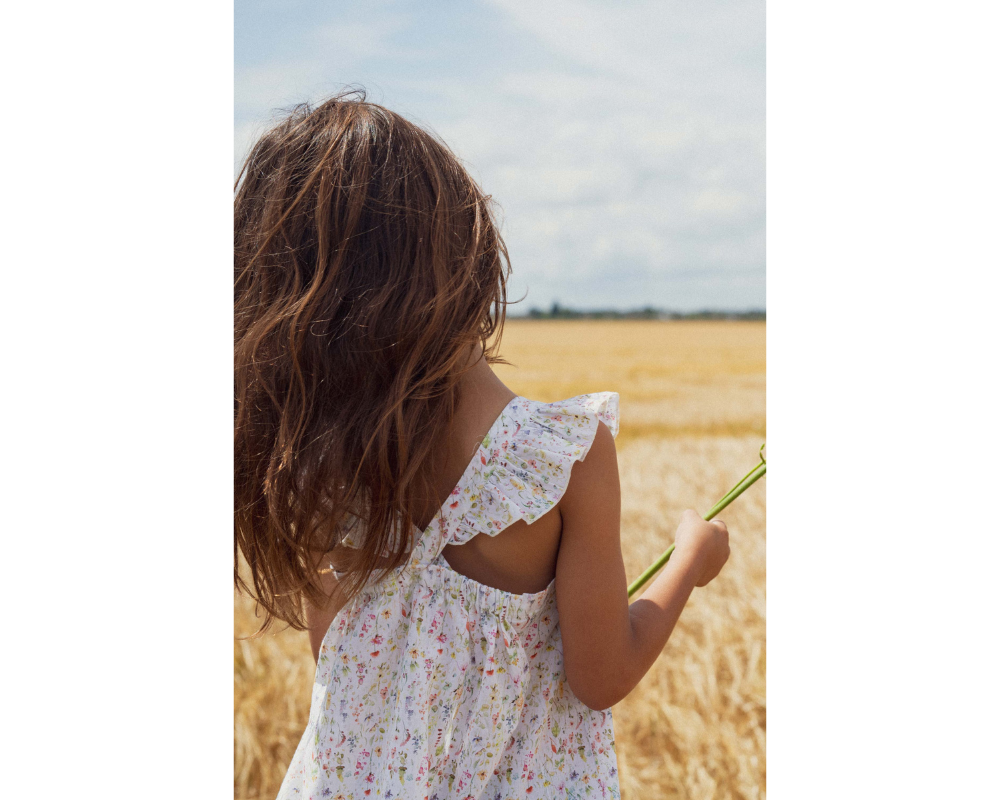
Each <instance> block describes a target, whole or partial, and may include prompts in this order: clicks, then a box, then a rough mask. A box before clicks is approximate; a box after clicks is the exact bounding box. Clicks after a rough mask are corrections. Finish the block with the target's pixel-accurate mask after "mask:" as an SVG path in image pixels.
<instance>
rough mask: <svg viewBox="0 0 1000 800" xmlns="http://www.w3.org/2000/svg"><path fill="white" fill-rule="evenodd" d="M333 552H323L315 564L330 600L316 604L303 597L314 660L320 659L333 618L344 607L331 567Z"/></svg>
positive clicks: (338, 584) (338, 585) (337, 582)
mask: <svg viewBox="0 0 1000 800" xmlns="http://www.w3.org/2000/svg"><path fill="white" fill-rule="evenodd" d="M333 555H334V554H333V553H323V554H322V555H320V556H319V557H318V558H317V559H316V561H315V562H314V566H315V567H316V568H317V569H318V570H319V573H320V583H321V585H322V587H323V592H324V593H325V594H326V596H327V597H328V598H329V600H328V601H327V602H326V603H325V604H324V605H322V606H315V605H313V604H312V603H310V602H309V600H308V599H303V601H302V602H303V603H304V605H305V611H306V624H307V625H308V626H309V644H310V645H311V646H312V654H313V661H317V662H318V661H319V648H320V645H322V644H323V637H324V636H326V632H327V630H328V629H329V627H330V623H331V622H333V618H334V617H336V616H337V614H338V613H340V609H341V608H343V607H344V598H343V594H342V592H341V591H340V583H339V581H338V580H337V578H336V576H334V574H333V570H332V569H330V560H331V556H333Z"/></svg>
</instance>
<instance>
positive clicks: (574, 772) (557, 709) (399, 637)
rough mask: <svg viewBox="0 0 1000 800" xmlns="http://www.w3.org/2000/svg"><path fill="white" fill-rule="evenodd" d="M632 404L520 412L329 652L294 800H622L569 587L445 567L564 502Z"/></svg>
mask: <svg viewBox="0 0 1000 800" xmlns="http://www.w3.org/2000/svg"><path fill="white" fill-rule="evenodd" d="M598 421H603V422H604V423H605V424H606V425H607V426H608V427H609V428H610V429H611V431H612V433H614V434H617V432H618V395H617V394H615V393H613V392H604V393H601V394H591V395H582V396H580V397H575V398H572V399H570V400H564V401H562V402H558V403H539V402H535V401H531V400H526V399H524V398H520V397H518V398H515V399H514V400H512V401H511V402H510V403H509V404H508V405H507V407H506V408H505V409H504V411H503V412H502V413H501V415H500V416H499V417H498V418H497V420H496V421H495V422H494V423H493V425H492V427H491V428H490V431H489V433H488V434H487V436H486V437H485V438H484V439H483V441H482V443H481V445H480V447H479V451H478V452H477V454H476V455H475V456H474V457H473V460H472V462H470V464H469V465H468V467H467V468H466V471H465V474H464V475H463V476H462V479H461V480H460V481H459V483H458V485H457V486H456V487H455V489H454V490H453V491H452V494H451V496H450V497H449V498H448V500H447V501H446V502H445V504H444V506H443V507H442V508H441V509H440V510H439V511H438V513H437V515H436V516H435V518H434V520H433V521H432V522H431V524H430V525H429V526H428V527H427V529H426V530H425V531H423V532H420V533H418V534H415V536H416V541H415V543H414V545H413V549H412V552H411V556H410V559H409V560H408V562H407V563H406V564H405V565H403V566H402V567H400V568H398V569H396V570H394V571H393V572H391V573H390V574H389V575H388V576H387V577H386V578H385V579H384V580H382V581H380V582H378V583H376V584H374V585H372V586H370V587H368V588H367V589H365V590H364V591H362V592H361V593H359V594H358V595H357V596H356V597H355V598H354V599H353V600H352V601H351V602H350V603H349V604H348V605H347V606H346V607H345V608H344V609H343V610H342V611H341V612H340V613H339V614H338V615H337V617H336V619H334V621H333V623H332V624H331V625H330V629H329V630H328V631H327V634H326V637H325V639H324V641H323V644H322V647H321V649H320V655H319V662H318V664H317V668H316V680H315V684H314V686H313V694H312V706H311V710H310V715H309V723H308V725H307V727H306V731H305V733H304V734H303V736H302V740H301V741H300V743H299V746H298V748H297V749H296V751H295V755H294V757H293V759H292V763H291V765H290V766H289V768H288V772H287V774H286V775H285V780H284V782H283V783H282V786H281V790H280V791H279V793H278V797H279V800H287V799H288V798H301V799H302V800H305V799H306V798H309V799H310V800H313V799H315V800H321V799H322V798H330V800H364V798H372V800H375V798H385V800H391V798H396V799H397V800H404V798H405V799H406V800H411V799H413V798H427V800H445V799H446V798H456V799H457V800H500V799H501V798H619V797H620V794H619V790H618V775H617V761H616V758H615V750H614V731H613V728H612V721H611V712H610V711H593V710H592V709H590V708H588V707H587V706H585V705H584V704H583V703H582V702H580V701H579V700H578V699H577V698H576V697H575V696H574V695H573V693H572V691H571V690H570V688H569V686H568V684H567V683H566V677H565V673H564V671H563V664H562V640H561V638H560V632H559V614H558V612H557V609H556V603H555V591H554V582H553V583H550V584H549V586H548V587H547V588H546V589H545V590H544V591H542V592H538V593H536V594H520V595H518V594H511V593H510V592H504V591H502V590H500V589H496V588H493V587H490V586H485V585H483V584H481V583H477V582H476V581H473V580H472V579H470V578H466V577H465V576H463V575H461V574H460V573H458V572H456V571H455V570H453V569H452V568H451V567H450V566H448V564H447V562H446V561H445V560H444V558H443V556H442V555H441V553H442V551H443V549H444V547H445V546H446V545H448V544H461V543H463V542H467V541H468V540H469V539H471V538H472V537H473V536H476V535H478V534H482V533H485V534H486V535H489V536H495V535H496V534H498V533H500V532H501V531H503V530H504V529H505V528H507V527H508V526H510V525H511V524H513V523H514V522H516V521H518V520H521V519H523V520H525V521H526V522H527V523H529V524H530V523H532V522H534V521H535V520H536V519H538V518H539V517H541V516H542V515H543V514H545V513H546V512H547V511H549V510H550V509H552V507H553V506H554V505H555V504H556V503H557V502H559V500H560V499H561V497H562V495H563V493H564V492H565V491H566V487H567V485H568V483H569V477H570V471H571V469H572V466H573V463H574V462H575V461H578V460H582V459H583V458H585V457H586V455H587V452H588V451H589V449H590V446H591V444H592V443H593V440H594V436H595V434H596V432H597V424H598Z"/></svg>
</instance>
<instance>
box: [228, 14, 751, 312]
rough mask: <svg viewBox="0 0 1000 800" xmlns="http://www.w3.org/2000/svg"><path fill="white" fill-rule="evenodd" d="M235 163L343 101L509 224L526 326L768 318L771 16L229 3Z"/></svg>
mask: <svg viewBox="0 0 1000 800" xmlns="http://www.w3.org/2000/svg"><path fill="white" fill-rule="evenodd" d="M235 45H236V65H235V66H236V91H235V95H236V105H235V111H236V117H235V136H236V154H237V158H240V157H242V156H243V155H244V154H245V153H246V150H247V148H248V146H249V144H250V142H251V141H252V140H253V137H254V136H255V135H256V134H257V133H259V132H260V131H261V130H263V129H264V128H265V127H266V125H267V123H268V120H269V119H271V118H272V116H273V114H274V113H275V112H276V111H278V110H279V109H281V108H285V107H288V106H290V105H291V104H294V103H296V102H299V101H302V100H319V99H322V98H323V97H325V96H327V95H329V94H332V93H334V92H336V91H337V90H339V89H341V88H343V87H344V86H345V85H347V84H352V85H361V86H363V87H364V88H365V89H366V90H367V91H368V96H369V99H370V100H373V101H374V102H378V103H381V104H383V105H385V106H388V107H389V108H392V109H393V110H395V111H397V112H399V113H401V114H403V115H404V116H406V117H407V118H409V119H411V120H413V121H414V122H417V123H418V124H420V125H422V126H424V127H427V128H430V129H433V130H434V131H435V132H437V133H438V134H439V135H440V136H441V137H442V138H443V139H444V141H445V142H447V143H448V145H449V146H450V147H451V148H452V150H454V151H455V152H456V153H457V154H458V155H459V156H460V157H461V158H462V160H463V161H464V162H465V164H466V166H467V167H468V169H469V171H470V172H471V173H472V175H473V176H474V177H475V178H476V179H477V180H478V181H479V182H480V184H481V185H482V186H483V188H484V189H485V190H486V191H487V192H488V193H490V194H492V195H493V197H494V199H496V200H497V201H498V202H499V204H500V206H501V208H502V210H503V221H504V227H503V232H504V236H505V239H506V241H507V244H508V247H509V249H510V254H511V263H512V265H513V276H514V277H513V281H512V284H511V296H512V297H519V296H521V295H523V294H525V293H527V297H526V299H525V301H524V302H523V303H522V304H521V305H520V306H515V308H514V309H513V311H514V313H520V311H521V310H526V309H527V308H528V307H531V306H538V307H543V308H544V307H547V306H549V305H550V304H551V303H552V302H553V301H554V300H558V301H559V302H560V303H562V304H563V305H570V306H575V307H580V308H593V307H616V308H623V309H624V308H632V307H639V306H645V305H654V306H659V307H663V308H668V309H674V310H681V311H687V310H695V309H701V308H715V309H731V310H743V309H750V308H763V307H764V2H763V0H703V1H702V2H697V3H695V2H690V0H689V1H688V2H674V1H673V0H660V1H659V2H656V1H654V2H628V1H627V0H626V1H625V2H615V3H612V2H583V1H582V0H545V1H544V2H542V1H541V0H538V1H537V2H526V1H525V0H518V1H516V2H515V0H490V2H474V1H472V0H469V1H467V2H452V1H451V0H438V1H435V2H423V3H418V2H365V3H353V4H345V3H336V2H295V1H291V2H257V1H256V0H253V1H251V0H237V2H236V42H235Z"/></svg>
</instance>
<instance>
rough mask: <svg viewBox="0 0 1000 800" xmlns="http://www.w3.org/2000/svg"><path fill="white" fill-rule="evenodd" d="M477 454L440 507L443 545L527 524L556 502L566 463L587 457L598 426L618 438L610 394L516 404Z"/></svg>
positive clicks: (615, 403) (562, 489)
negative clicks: (454, 492)
mask: <svg viewBox="0 0 1000 800" xmlns="http://www.w3.org/2000/svg"><path fill="white" fill-rule="evenodd" d="M509 412H510V413H509V414H508V415H506V416H505V417H503V418H502V419H501V420H500V422H501V424H500V425H498V426H495V427H494V429H493V430H492V431H491V433H490V436H488V437H487V438H486V439H485V440H484V441H483V444H482V447H481V448H480V454H479V456H478V457H479V460H480V463H479V464H477V465H475V469H474V470H473V472H472V473H471V474H470V475H469V476H467V477H468V480H466V481H465V482H464V485H463V486H462V487H461V491H460V493H459V494H458V495H457V496H456V497H453V498H452V503H451V504H450V505H449V506H447V507H446V516H447V519H446V520H444V522H445V527H446V529H447V531H448V535H447V540H448V542H449V543H451V544H462V543H464V542H467V541H468V540H469V539H471V538H472V537H473V536H476V535H477V534H480V533H485V534H487V535H488V536H495V535H497V534H498V533H500V531H502V530H504V529H506V528H508V527H510V526H511V525H512V524H514V523H515V522H517V521H519V520H522V519H523V520H524V521H525V522H527V523H528V524H529V525H530V524H531V523H532V522H535V521H536V520H537V519H539V518H540V517H542V516H543V515H544V514H546V513H547V512H548V511H551V510H552V508H553V507H554V506H555V505H556V503H558V502H559V500H561V499H562V496H563V495H564V494H565V492H566V489H567V487H568V486H569V479H570V473H571V471H572V469H573V464H574V463H575V462H577V461H583V460H584V459H585V458H586V457H587V453H588V452H590V448H591V445H593V443H594V437H595V436H596V435H597V426H598V423H599V422H603V423H604V424H605V425H607V426H608V428H609V429H610V430H611V433H612V435H613V436H617V435H618V394H617V393H616V392H600V393H597V394H585V395H580V396H578V397H573V398H570V399H568V400H560V401H558V402H555V403H540V402H536V401H532V400H521V401H519V402H518V403H516V404H514V405H513V406H512V407H511V408H510V409H509Z"/></svg>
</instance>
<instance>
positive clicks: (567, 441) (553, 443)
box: [491, 392, 618, 455]
mask: <svg viewBox="0 0 1000 800" xmlns="http://www.w3.org/2000/svg"><path fill="white" fill-rule="evenodd" d="M602 422H603V423H604V424H605V425H606V426H607V427H608V429H609V430H610V431H611V434H612V435H613V436H617V435H618V393H617V392H595V393H591V394H581V395H577V396H576V397H570V398H567V399H565V400H556V401H555V402H544V401H541V400H531V399H529V398H526V397H516V398H515V399H514V400H512V401H511V403H510V404H509V405H508V406H507V408H506V409H505V410H504V413H503V414H501V416H500V419H499V420H498V423H499V425H498V426H497V430H496V431H495V433H497V434H499V435H501V436H504V435H505V436H511V435H515V434H516V436H517V437H518V438H519V439H521V440H525V439H527V440H532V439H534V440H536V442H537V444H539V445H547V446H548V447H550V448H551V449H552V450H553V451H555V452H567V453H574V455H575V452H574V451H575V450H576V449H577V448H579V447H583V448H585V449H586V448H588V447H589V445H590V444H591V443H593V441H594V436H595V435H596V433H597V428H598V424H599V423H602ZM491 433H494V432H491Z"/></svg>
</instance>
